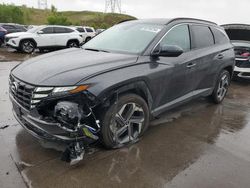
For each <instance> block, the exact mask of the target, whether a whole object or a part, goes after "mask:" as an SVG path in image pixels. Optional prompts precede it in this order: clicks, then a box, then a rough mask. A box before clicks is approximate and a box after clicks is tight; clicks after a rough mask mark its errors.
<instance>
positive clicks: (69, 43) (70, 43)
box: [67, 40, 79, 48]
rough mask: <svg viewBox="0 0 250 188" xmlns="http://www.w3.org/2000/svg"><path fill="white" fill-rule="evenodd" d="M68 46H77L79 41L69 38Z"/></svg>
mask: <svg viewBox="0 0 250 188" xmlns="http://www.w3.org/2000/svg"><path fill="white" fill-rule="evenodd" d="M67 47H68V48H78V47H79V42H78V41H75V40H71V41H69V42H68V44H67Z"/></svg>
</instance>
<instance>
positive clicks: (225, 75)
mask: <svg viewBox="0 0 250 188" xmlns="http://www.w3.org/2000/svg"><path fill="white" fill-rule="evenodd" d="M229 85H230V74H229V72H228V71H227V70H223V71H222V72H221V73H220V76H219V78H218V80H217V83H216V85H215V88H214V91H213V93H212V95H211V96H210V97H211V99H212V100H213V102H214V103H216V104H219V103H221V102H222V101H223V100H224V98H225V96H226V94H227V91H228V87H229Z"/></svg>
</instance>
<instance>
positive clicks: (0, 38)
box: [0, 23, 27, 47]
mask: <svg viewBox="0 0 250 188" xmlns="http://www.w3.org/2000/svg"><path fill="white" fill-rule="evenodd" d="M26 31H27V29H26V28H25V27H24V26H23V25H19V24H12V23H0V47H1V46H2V44H3V43H4V38H5V35H7V34H9V33H16V32H26Z"/></svg>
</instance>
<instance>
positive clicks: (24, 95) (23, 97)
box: [10, 77, 35, 110]
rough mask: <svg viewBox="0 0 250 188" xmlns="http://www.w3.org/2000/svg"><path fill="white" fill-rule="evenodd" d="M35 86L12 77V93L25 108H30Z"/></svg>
mask: <svg viewBox="0 0 250 188" xmlns="http://www.w3.org/2000/svg"><path fill="white" fill-rule="evenodd" d="M34 89H35V87H34V86H31V85H28V84H26V83H24V82H21V81H19V80H16V79H14V78H13V77H10V93H11V95H12V96H13V97H14V99H15V100H16V101H17V102H18V103H19V104H20V105H22V106H23V107H24V108H25V109H27V110H30V107H31V100H32V94H33V91H34Z"/></svg>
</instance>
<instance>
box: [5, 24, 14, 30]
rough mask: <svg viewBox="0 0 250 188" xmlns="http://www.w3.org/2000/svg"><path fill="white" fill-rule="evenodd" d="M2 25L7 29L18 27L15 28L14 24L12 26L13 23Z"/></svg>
mask: <svg viewBox="0 0 250 188" xmlns="http://www.w3.org/2000/svg"><path fill="white" fill-rule="evenodd" d="M2 27H3V28H4V29H7V30H8V29H12V30H13V29H16V28H15V27H14V26H12V25H3V26H2Z"/></svg>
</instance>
